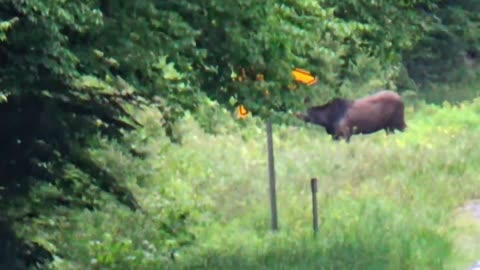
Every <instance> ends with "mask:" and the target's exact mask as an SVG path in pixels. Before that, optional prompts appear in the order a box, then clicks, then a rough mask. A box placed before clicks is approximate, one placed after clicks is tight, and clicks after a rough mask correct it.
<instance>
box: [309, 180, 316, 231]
mask: <svg viewBox="0 0 480 270" xmlns="http://www.w3.org/2000/svg"><path fill="white" fill-rule="evenodd" d="M310 184H311V188H312V212H313V232H314V233H315V234H316V233H317V232H318V203H317V191H318V181H317V179H316V178H312V180H311V181H310Z"/></svg>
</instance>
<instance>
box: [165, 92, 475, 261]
mask: <svg viewBox="0 0 480 270" xmlns="http://www.w3.org/2000/svg"><path fill="white" fill-rule="evenodd" d="M479 113H480V103H478V101H476V102H473V103H468V104H467V103H465V104H462V105H459V106H451V105H449V104H448V103H445V104H443V106H433V105H429V106H425V105H423V106H421V105H419V106H418V108H416V109H414V108H413V107H409V108H408V109H407V121H408V126H409V128H408V131H407V132H405V133H397V134H396V135H394V136H386V135H385V134H384V133H383V132H379V133H377V134H375V135H370V136H356V137H354V138H353V139H352V141H351V144H346V143H344V142H340V143H335V142H332V141H331V140H330V138H329V137H328V136H326V134H325V133H324V131H323V130H322V129H320V128H318V127H315V126H311V125H304V126H301V127H289V126H274V144H275V159H276V164H275V166H276V175H277V181H278V186H277V192H278V207H279V223H280V231H279V232H278V233H271V232H270V231H269V225H270V223H269V222H270V219H269V201H268V170H267V153H266V135H265V132H264V130H265V128H264V125H263V123H259V122H256V123H253V122H255V121H254V120H252V123H249V124H247V125H246V127H245V128H244V129H238V130H237V131H236V132H229V133H228V134H225V135H217V136H211V135H207V134H204V133H203V132H201V130H200V129H199V128H198V127H197V126H196V125H195V122H193V121H191V120H188V119H187V120H186V122H185V123H184V126H183V128H184V131H183V133H184V134H185V137H184V145H183V146H182V147H181V148H180V149H178V151H179V152H178V153H177V157H173V160H170V162H172V163H175V162H179V161H180V160H182V158H185V160H188V162H189V164H190V168H191V169H190V170H192V171H191V173H189V172H188V171H187V172H183V173H182V178H183V179H184V181H188V182H189V183H190V184H191V185H192V186H194V190H196V192H198V193H199V195H202V194H208V195H209V196H210V197H211V199H212V201H213V202H214V203H215V209H216V211H217V215H218V217H221V218H222V222H220V223H216V224H214V225H212V226H208V227H203V228H199V235H201V236H202V239H201V240H200V241H199V242H201V243H202V247H201V248H199V247H195V249H194V250H185V251H184V253H185V254H184V255H185V256H184V257H183V259H182V260H180V261H181V263H180V264H182V263H185V264H184V266H185V268H197V269H198V268H202V269H464V268H466V266H468V265H469V264H471V263H472V262H473V261H475V260H477V259H479V258H480V247H479V245H478V244H475V241H474V239H472V238H471V237H472V234H469V233H468V230H471V232H472V233H473V232H474V227H472V226H468V225H469V224H470V223H469V222H468V219H466V218H464V219H462V218H461V217H460V216H458V215H454V213H455V212H454V210H455V209H457V208H458V207H460V206H461V205H462V204H463V203H465V202H466V201H468V200H470V199H473V198H476V197H480V194H479V193H480V190H479V189H478V187H479V186H480V180H479V178H478V175H479V172H480V161H479V160H480V149H479V148H477V147H476V143H475V142H476V141H478V140H479V139H480V133H479V131H480V126H479V124H480V114H479ZM187 157H188V158H187ZM175 158H176V160H175ZM199 172H202V174H201V175H199V174H198V173H199ZM311 177H318V179H319V209H320V220H321V225H320V232H319V234H318V235H317V236H316V237H313V235H312V225H311V197H310V187H309V180H310V178H311ZM472 224H474V223H472ZM461 237H462V238H463V239H464V240H462V241H460V240H458V239H460V238H461ZM477 243H478V242H477ZM475 245H476V246H475ZM177 267H178V266H176V267H175V268H177ZM462 267H463V268H462Z"/></svg>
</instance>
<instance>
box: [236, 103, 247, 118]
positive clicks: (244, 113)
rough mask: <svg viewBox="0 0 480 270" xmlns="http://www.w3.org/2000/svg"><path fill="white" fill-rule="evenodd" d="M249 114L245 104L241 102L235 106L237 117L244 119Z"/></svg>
mask: <svg viewBox="0 0 480 270" xmlns="http://www.w3.org/2000/svg"><path fill="white" fill-rule="evenodd" d="M249 115H250V112H249V111H248V110H247V108H245V106H244V105H243V104H242V105H240V106H238V107H237V118H240V119H245V118H247V117H248V116H249Z"/></svg>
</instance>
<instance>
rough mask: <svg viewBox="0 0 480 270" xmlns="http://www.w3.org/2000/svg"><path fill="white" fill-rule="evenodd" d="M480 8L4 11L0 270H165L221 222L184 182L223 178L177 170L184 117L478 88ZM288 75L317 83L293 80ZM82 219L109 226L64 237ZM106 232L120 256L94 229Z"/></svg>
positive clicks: (10, 0)
mask: <svg viewBox="0 0 480 270" xmlns="http://www.w3.org/2000/svg"><path fill="white" fill-rule="evenodd" d="M479 11H480V5H479V4H478V3H476V1H474V0H460V1H440V0H421V1H408V0H404V1H395V0H389V1H364V0H348V1H334V0H267V1H263V2H261V3H260V2H258V1H252V0H237V1H232V0H225V1H224V0H211V1H206V0H199V1H185V0H180V1H170V0H167V1H153V0H138V1H126V0H118V1H113V0H88V1H59V0H0V112H1V118H0V126H1V129H2V132H1V133H0V144H1V146H2V151H1V152H0V175H1V176H2V178H1V179H0V211H1V212H2V215H1V216H0V238H1V239H0V240H1V242H2V243H4V244H2V246H1V247H0V268H2V269H3V268H14V266H13V265H15V267H17V268H18V269H23V267H26V266H28V265H33V264H36V263H38V262H41V261H43V260H47V261H49V260H51V259H52V258H53V256H57V257H56V258H57V259H56V262H58V261H59V260H60V259H59V258H60V257H66V258H67V259H66V262H65V265H63V264H61V265H63V266H59V267H60V268H61V267H64V268H62V269H66V268H68V267H71V268H75V266H76V265H77V263H78V266H80V268H82V267H85V266H84V265H83V263H84V262H85V261H88V260H89V259H90V258H91V257H89V256H93V257H95V261H96V262H98V263H99V264H100V265H104V266H109V267H113V268H115V267H117V266H118V264H123V263H125V262H121V261H120V262H119V261H116V260H117V259H118V258H120V257H128V256H127V255H126V254H129V255H132V254H136V255H135V256H136V257H135V259H133V261H134V262H136V263H138V264H139V265H140V264H142V265H145V268H146V269H152V268H153V269H158V267H160V266H159V265H162V264H163V263H166V262H168V261H170V260H174V258H175V254H176V253H175V252H176V251H177V250H178V249H180V248H183V247H185V246H188V245H190V244H192V243H195V242H194V241H195V239H196V237H197V235H196V232H194V231H193V229H192V228H193V227H195V226H196V225H197V224H203V223H204V222H206V220H208V219H210V218H212V217H210V216H209V215H210V214H211V213H213V212H214V211H213V210H212V209H213V208H211V207H214V206H213V205H211V200H210V196H211V194H209V193H208V192H210V191H211V192H213V190H208V189H205V192H198V193H197V192H196V191H195V189H197V188H201V186H202V183H198V185H199V186H197V187H191V186H189V185H188V184H186V183H184V182H182V181H181V179H182V177H183V175H184V173H185V172H191V171H189V170H193V171H194V172H195V174H197V173H198V174H201V173H204V174H205V175H196V177H200V178H202V177H204V178H208V177H209V175H210V174H212V175H213V174H214V173H209V172H208V171H207V172H203V170H200V169H198V170H195V169H192V168H191V165H190V164H189V163H190V162H189V161H188V160H187V161H182V162H180V161H179V162H177V163H175V162H174V163H172V164H170V163H169V159H171V158H172V157H173V159H175V158H174V155H175V153H176V152H177V151H176V150H178V149H177V148H176V147H181V146H179V145H176V144H172V142H177V143H181V142H182V136H183V135H184V134H185V132H184V131H182V129H181V128H180V126H179V125H178V123H177V122H178V121H180V120H181V119H182V117H183V116H184V115H185V114H187V115H189V114H190V113H191V114H192V115H193V116H194V117H195V118H196V121H198V123H199V124H200V126H201V127H202V128H203V129H205V130H206V131H208V132H213V133H222V132H224V131H225V130H230V131H232V130H236V129H237V128H238V127H237V126H236V124H233V123H232V122H230V121H229V118H230V115H229V114H225V113H223V110H225V109H226V110H228V111H232V110H233V109H234V107H235V106H237V105H239V104H245V105H246V106H247V108H248V109H249V110H251V111H252V112H253V114H254V115H256V116H260V117H263V118H267V117H272V119H275V120H276V121H283V123H286V122H289V121H291V119H290V120H289V116H288V114H285V112H287V113H288V112H289V111H291V110H295V109H298V108H301V106H302V101H303V98H304V97H305V96H306V95H309V96H311V97H312V98H313V99H314V101H315V102H320V101H325V100H327V99H329V98H331V97H333V96H334V95H344V96H359V95H364V94H366V93H369V92H371V91H373V90H375V89H376V88H380V87H389V88H392V89H395V90H398V91H405V90H414V91H417V93H419V94H422V93H426V94H428V92H427V91H426V90H425V89H428V87H431V88H432V89H437V88H435V87H436V86H432V85H435V83H437V84H438V83H445V82H446V80H448V81H449V82H451V81H453V80H456V81H457V82H460V83H464V84H467V83H472V81H473V80H472V78H475V77H476V75H477V73H476V70H477V69H476V68H477V66H478V64H477V62H478V53H479V50H480V30H479V29H480V27H478V26H479V24H480V15H479V14H480V13H479ZM295 67H300V68H303V69H307V70H309V71H312V72H313V73H315V74H316V75H317V76H318V78H319V83H318V84H317V85H315V86H311V87H309V86H304V85H301V84H298V83H296V82H294V81H293V77H292V75H291V71H292V70H293V69H294V68H295ZM471 75H473V76H471ZM292 86H293V87H292ZM442 89H443V88H442ZM445 89H448V91H450V89H453V88H448V87H447V88H445ZM445 89H443V90H438V89H437V92H439V93H445V92H446V90H445ZM468 89H470V88H468ZM442 91H443V92H442ZM432 92H434V91H432ZM457 92H460V90H459V88H458V89H457ZM457 92H454V93H451V92H450V93H448V95H449V97H452V96H455V95H456V93H457ZM470 92H471V93H470ZM470 92H469V94H462V96H466V97H469V96H470V95H472V94H475V93H474V92H473V91H470ZM457 96H460V94H458V95H457ZM276 116H280V117H276ZM253 121H255V120H253ZM250 131H251V132H255V131H254V129H251V130H250ZM244 136H247V135H244ZM247 137H248V136H247ZM212 143H214V142H212ZM202 151H208V149H207V148H205V149H202ZM180 152H181V151H180ZM225 155H226V154H225ZM199 166H200V165H199ZM217 169H218V168H217ZM167 171H173V173H172V172H167ZM182 172H183V173H182ZM220 175H221V174H220ZM211 181H213V180H211ZM218 181H223V180H221V179H220V180H218ZM203 184H204V185H208V183H203ZM207 190H208V192H207ZM218 192H221V191H220V190H218ZM179 194H181V195H179ZM192 198H194V199H192ZM125 207H126V208H125ZM210 210H212V211H210ZM218 218H220V217H218V216H216V217H215V219H218ZM83 220H88V222H91V223H93V224H95V223H96V224H101V225H99V228H98V230H95V226H93V227H92V228H90V227H88V228H86V229H85V231H83V232H82V234H81V236H79V237H78V236H74V235H73V233H72V234H69V233H67V231H69V230H70V231H72V232H75V231H77V232H78V231H81V230H82V229H81V226H82V223H83V222H84V221H83ZM109 220H114V223H115V224H117V225H118V226H116V225H115V224H113V225H111V227H109V226H108V225H106V224H107V223H106V222H107V221H109ZM127 222H130V223H134V222H139V223H141V224H142V225H141V226H143V227H142V231H136V230H135V229H134V228H133V227H132V228H123V227H122V226H121V225H122V224H123V223H127ZM113 228H116V233H117V234H116V235H115V237H119V238H122V237H123V238H124V239H123V238H122V240H120V244H118V243H117V242H115V241H114V238H115V237H114V238H112V236H111V235H110V236H109V235H104V234H103V233H102V232H101V231H100V230H101V229H103V230H106V231H108V230H111V231H110V232H111V233H114V229H113ZM89 230H91V231H89ZM129 230H132V231H129ZM413 230H416V229H415V228H414V229H413ZM157 231H160V233H157ZM132 234H135V237H133V236H132ZM146 238H149V240H151V241H154V242H155V244H154V247H155V248H153V249H152V248H151V246H152V243H142V240H145V239H146ZM89 239H103V240H102V241H103V242H101V244H98V243H97V244H95V245H93V244H92V245H91V244H88V241H89ZM72 241H78V243H77V244H76V245H77V246H78V247H79V248H78V249H76V250H75V251H72V252H73V253H72V254H75V256H78V258H77V259H78V261H73V257H72V256H70V257H69V256H68V254H67V252H66V250H68V249H69V248H71V246H72V245H74V244H73V243H72ZM132 241H133V242H132ZM147 242H148V241H147ZM142 245H143V246H142ZM111 246H114V247H115V248H111ZM152 250H155V251H152ZM75 252H76V253H75ZM136 252H138V254H137V253H136ZM87 254H90V255H87ZM92 254H94V255H92ZM146 254H147V255H146ZM148 254H150V255H148ZM151 254H154V255H151ZM132 256H133V255H132ZM142 256H146V257H142ZM149 256H153V259H152V258H150V257H149ZM159 257H161V258H162V259H161V260H159V259H158V258H159ZM70 260H72V261H70ZM135 260H138V261H135ZM147 261H148V263H147ZM70 263H71V264H70Z"/></svg>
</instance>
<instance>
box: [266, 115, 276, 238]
mask: <svg viewBox="0 0 480 270" xmlns="http://www.w3.org/2000/svg"><path fill="white" fill-rule="evenodd" d="M267 146H268V172H269V178H270V208H271V212H272V230H274V231H276V230H278V214H277V194H276V187H275V185H276V183H275V158H274V156H273V136H272V122H271V121H267Z"/></svg>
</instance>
